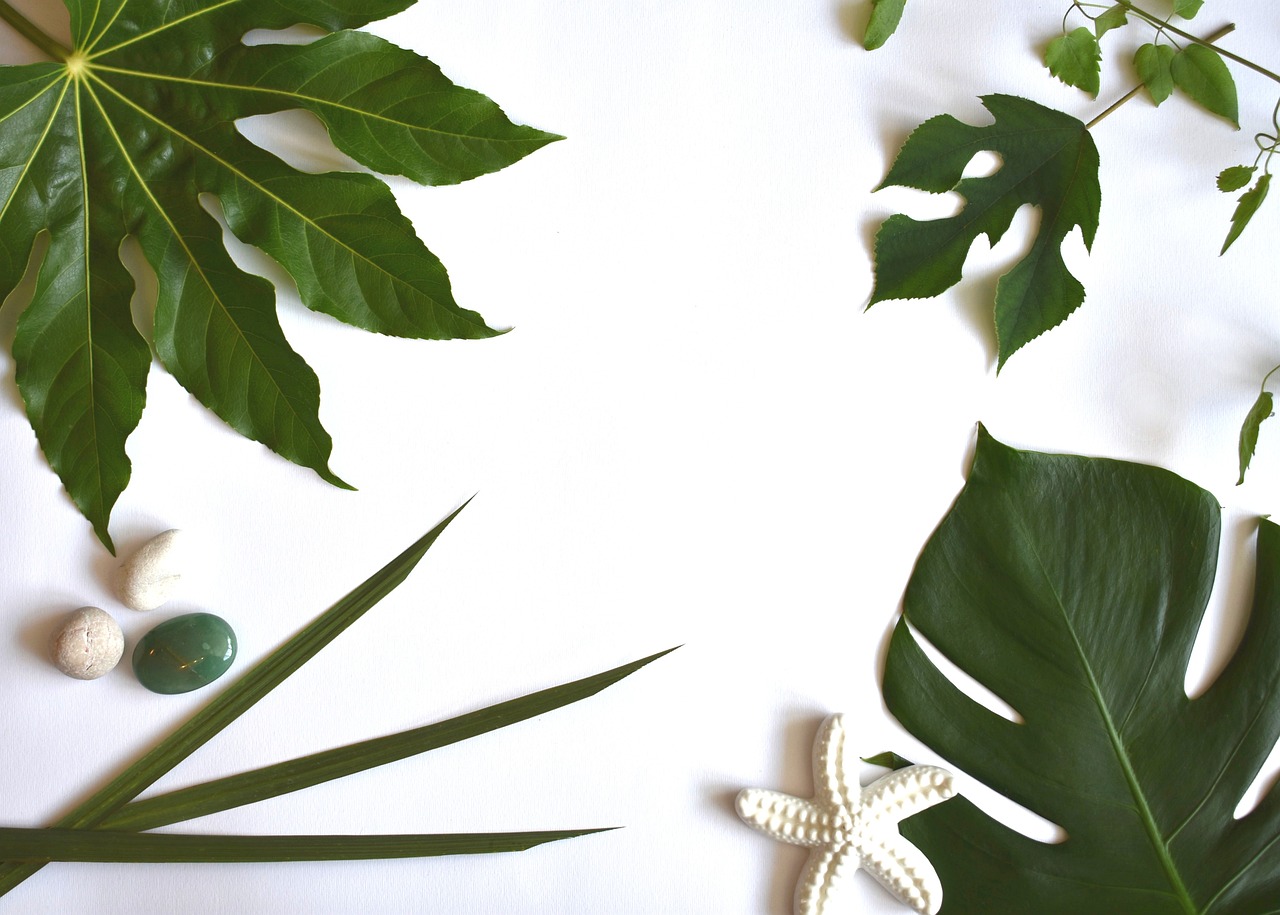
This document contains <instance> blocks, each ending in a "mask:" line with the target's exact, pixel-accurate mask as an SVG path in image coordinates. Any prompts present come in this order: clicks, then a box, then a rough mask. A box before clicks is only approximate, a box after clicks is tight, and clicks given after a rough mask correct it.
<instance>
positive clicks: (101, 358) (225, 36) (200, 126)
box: [0, 0, 557, 549]
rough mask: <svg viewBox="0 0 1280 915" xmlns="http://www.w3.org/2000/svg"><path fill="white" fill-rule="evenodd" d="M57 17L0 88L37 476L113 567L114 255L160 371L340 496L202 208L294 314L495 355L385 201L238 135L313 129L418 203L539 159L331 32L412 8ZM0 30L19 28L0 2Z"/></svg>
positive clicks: (140, 347) (4, 240)
mask: <svg viewBox="0 0 1280 915" xmlns="http://www.w3.org/2000/svg"><path fill="white" fill-rule="evenodd" d="M65 3H66V5H67V8H68V10H69V11H70V14H71V28H72V35H73V39H74V40H73V46H72V48H70V49H66V48H62V47H61V46H60V45H58V44H57V43H56V42H54V41H52V40H51V39H48V38H46V37H42V35H41V33H39V32H38V31H36V30H34V29H33V28H31V27H30V24H29V23H27V24H26V28H25V29H24V34H26V35H27V36H28V37H30V38H31V39H32V41H33V42H35V43H37V44H38V45H39V46H40V47H42V48H43V49H44V50H45V51H46V52H48V53H49V54H50V55H51V56H53V57H55V58H57V60H56V62H52V63H41V64H31V65H25V66H10V67H0V125H3V126H2V129H3V134H2V135H0V136H2V138H0V298H2V297H3V296H4V295H5V294H7V293H8V292H9V291H10V290H11V289H13V288H14V286H15V285H16V284H17V283H18V281H19V279H20V278H21V276H22V275H23V273H24V271H25V269H26V266H27V260H28V257H29V254H30V252H31V250H32V245H33V241H34V239H35V238H36V236H37V235H39V234H42V233H46V234H47V235H48V237H49V245H48V249H47V253H46V254H45V255H44V257H43V261H42V263H41V264H40V266H39V273H38V276H37V280H36V284H35V292H34V297H33V299H32V301H31V303H30V304H29V305H28V306H27V308H26V310H25V311H24V312H23V314H22V316H21V318H20V320H19V322H18V330H17V334H16V337H15V340H14V360H15V362H16V364H17V371H16V374H17V381H18V386H19V389H20V390H21V393H22V397H23V400H24V402H25V403H26V407H27V414H28V417H29V418H30V420H31V424H32V426H33V428H34V429H35V432H36V436H37V438H38V440H39V442H40V446H41V448H42V449H43V451H44V453H45V456H46V457H47V458H48V460H49V463H50V465H51V466H52V467H53V469H54V470H55V471H56V472H57V473H58V475H59V476H60V477H61V478H62V482H63V485H64V486H65V487H66V489H67V492H68V493H69V494H70V495H71V497H72V499H73V500H74V501H75V503H76V505H77V506H78V507H79V508H80V510H81V512H83V513H84V515H85V516H86V517H87V518H88V519H89V520H90V521H91V522H92V524H93V526H94V530H95V531H96V533H97V535H98V537H99V538H100V539H101V540H102V542H103V543H104V544H105V545H106V546H107V547H108V549H111V548H112V544H111V538H110V534H109V532H108V522H109V518H110V514H111V509H112V506H113V505H114V504H115V502H116V500H117V498H118V497H119V495H120V493H121V492H122V491H123V489H124V488H125V486H126V484H127V483H128V479H129V474H130V463H129V458H128V456H127V454H126V449H125V442H126V440H127V438H128V436H129V434H130V433H131V432H132V431H133V429H134V428H135V427H136V426H137V423H138V420H139V417H140V416H141V413H142V408H143V402H144V399H145V386H146V377H147V371H148V368H149V365H150V358H151V354H150V349H149V347H148V344H147V341H146V340H145V339H144V338H143V337H142V335H141V334H140V333H139V332H138V330H137V329H136V328H135V327H134V325H133V322H132V318H131V314H130V308H129V303H130V298H131V296H132V293H133V282H132V280H131V278H130V276H129V274H128V272H127V271H126V270H125V269H124V267H123V266H122V264H121V260H120V254H119V251H120V246H121V243H122V242H123V241H124V239H125V238H126V237H128V236H132V237H134V238H136V239H137V241H138V243H139V246H140V248H141V250H142V252H143V255H144V256H145V258H146V260H147V261H148V262H149V264H150V265H151V267H152V268H153V269H154V270H155V272H156V275H157V278H158V283H159V292H158V300H157V302H156V310H155V321H154V341H153V342H154V345H155V350H156V353H157V355H158V356H159V358H160V361H161V362H162V363H163V364H164V366H165V367H166V368H167V369H168V370H169V371H170V372H171V373H172V374H173V375H174V377H175V378H176V379H177V380H178V381H179V382H180V383H181V384H182V385H183V386H184V387H186V388H187V389H188V390H189V391H190V392H191V393H192V394H193V395H195V397H196V398H197V399H199V400H200V401H201V402H202V403H203V404H205V405H206V406H207V407H208V408H209V409H210V410H212V411H213V412H214V413H216V414H217V415H218V416H220V417H221V418H222V419H223V420H225V421H226V422H227V423H228V424H230V425H231V426H232V427H233V428H235V429H236V430H237V431H238V432H240V433H241V434H243V435H245V436H247V437H248V438H251V439H254V440H256V441H260V442H263V443H264V444H266V445H267V446H269V447H270V448H272V449H273V450H275V451H276V452H277V453H279V454H281V455H283V456H284V457H286V458H288V459H289V460H291V461H294V462H296V463H298V464H301V465H303V466H305V467H310V468H312V469H313V470H315V472H316V473H317V474H319V475H320V476H321V477H322V478H323V479H325V480H328V481H329V482H331V483H334V484H337V485H346V484H344V483H343V482H342V481H341V480H340V479H338V477H336V476H335V475H334V474H333V473H332V471H330V469H329V455H330V451H331V449H332V442H331V439H330V437H329V433H328V432H327V431H326V430H325V429H324V427H323V426H322V425H321V423H320V420H319V416H318V409H319V402H320V386H319V382H318V380H317V379H316V376H315V374H314V373H313V372H312V371H311V369H310V368H309V367H308V366H307V364H306V363H305V362H304V361H303V360H302V358H301V357H300V356H299V355H298V354H297V353H296V352H295V351H294V350H293V349H292V348H291V347H290V345H289V343H288V341H287V340H286V339H285V336H284V334H283V332H282V331H281V329H280V324H279V321H278V319H277V317H276V312H275V301H274V292H273V290H272V288H271V286H270V284H269V283H267V282H266V281H265V280H263V279H261V278H259V277H256V276H251V275H249V274H246V273H244V272H243V271H241V270H240V269H239V268H238V267H236V266H235V264H233V263H232V261H231V259H230V257H229V256H228V254H227V252H226V250H225V248H224V246H223V241H222V229H221V227H220V226H219V224H218V222H217V221H216V220H215V219H214V218H213V217H212V216H211V215H209V213H208V212H206V210H205V209H204V208H202V206H201V205H200V196H201V195H202V194H207V195H210V196H211V197H213V198H216V200H217V202H218V203H219V204H220V206H221V210H222V212H223V214H224V215H225V218H226V221H227V223H228V225H229V226H230V227H231V230H232V231H233V232H234V233H235V234H236V236H237V237H238V238H239V239H240V240H241V241H244V242H246V243H247V244H250V245H256V246H258V247H259V248H261V249H262V250H263V251H265V252H266V253H267V254H269V255H270V256H271V257H272V258H274V259H275V260H276V261H278V262H279V264H280V265H281V266H282V267H283V268H284V269H285V270H286V271H287V272H288V273H289V275H290V276H291V277H292V278H293V280H294V282H295V283H296V285H297V289H298V293H299V295H300V296H301V298H302V301H303V302H304V303H305V304H306V305H307V306H308V307H309V308H312V309H314V310H316V311H321V312H324V313H326V314H329V315H332V316H333V317H335V318H338V319H339V320H341V321H345V322H347V323H349V324H352V325H355V326H357V327H361V328H363V329H366V330H370V331H376V332H378V333H384V334H392V335H396V336H401V337H415V338H425V339H446V338H481V337H489V336H492V335H494V334H495V333H498V332H497V331H495V330H493V329H492V328H490V327H489V326H488V325H487V324H486V323H485V322H484V320H483V319H482V318H481V317H480V316H479V315H478V314H476V313H475V312H473V311H469V310H467V309H464V308H462V307H461V306H459V305H458V304H457V302H456V301H455V300H454V298H453V294H452V292H451V290H450V284H449V278H448V275H447V273H446V271H445V268H444V267H443V265H442V264H441V263H440V261H439V260H438V259H437V258H436V257H435V256H434V255H433V254H431V252H430V251H428V250H427V248H426V246H425V245H423V243H422V242H421V241H420V240H419V239H418V238H417V236H416V235H415V234H414V231H413V227H412V226H411V224H410V223H409V221H408V220H407V219H406V218H405V217H404V216H403V215H402V214H401V213H400V211H399V209H398V207H397V206H396V202H395V200H394V198H393V197H392V195H391V192H390V190H389V189H388V188H387V186H386V185H385V184H384V183H383V182H382V181H381V180H379V179H378V178H376V177H374V176H373V175H370V174H363V173H361V174H354V173H341V172H333V173H327V174H303V173H300V172H298V171H295V170H294V169H293V168H291V167H290V166H288V165H286V164H285V163H284V162H282V161H281V160H279V159H278V158H276V157H275V156H273V155H271V154H269V153H267V152H264V151H263V150H262V149H260V148H259V147H257V146H254V145H253V144H252V143H250V142H249V141H247V140H246V139H245V138H244V137H243V136H242V135H241V134H240V132H239V131H238V130H237V128H236V126H235V122H236V120H237V119H239V118H243V117H247V116H251V115H258V114H265V113H270V112H276V111H282V110H287V109H304V110H307V111H310V112H313V113H314V114H315V115H316V116H317V117H319V118H320V120H321V121H322V122H323V123H324V125H325V126H326V127H327V129H328V131H329V135H330V136H331V137H332V139H333V141H334V143H335V144H336V145H337V146H338V147H339V148H340V149H342V150H343V151H344V152H346V153H347V154H348V155H350V156H351V157H352V158H354V159H355V160H356V161H358V162H360V163H362V164H363V165H365V166H367V167H369V168H371V169H373V170H375V171H378V172H383V173H394V174H402V175H406V176H407V177H409V178H412V179H413V180H415V181H419V182H422V183H427V184H451V183H456V182H459V181H464V180H466V179H468V178H473V177H476V176H477V175H481V174H484V173H487V172H492V171H495V170H497V169H500V168H503V167H504V166H506V165H509V164H511V163H513V162H515V161H517V160H518V159H520V158H522V157H523V156H525V155H527V154H529V153H530V152H533V151H534V150H536V149H538V148H539V147H541V146H543V145H545V144H547V143H549V142H551V141H552V140H555V139H557V137H556V136H554V135H553V134H548V133H543V132H542V131H538V130H533V129H531V128H528V127H521V126H517V125H515V124H513V123H511V122H510V121H509V120H508V119H507V118H506V116H505V115H504V114H503V113H502V111H501V110H500V109H499V108H498V107H497V106H496V105H495V104H494V103H493V102H491V101H490V100H489V99H487V98H485V97H484V96H482V95H480V94H478V93H476V92H473V91H471V90H468V89H464V88H461V87H458V86H455V85H454V84H453V83H451V82H450V81H449V80H448V79H447V78H446V77H445V76H444V75H443V74H442V73H441V72H440V70H439V69H438V68H437V67H436V66H435V65H434V64H432V63H431V62H430V61H428V60H426V59H425V58H422V57H419V56H418V55H417V54H414V53H413V52H411V51H407V50H404V49H401V48H398V47H396V46H395V45H392V44H391V43H389V42H387V41H384V40H382V39H380V38H376V37H374V36H372V35H369V34H365V33H362V32H357V31H351V29H354V28H358V27H359V26H361V25H364V24H366V23H367V22H369V21H371V20H373V19H377V18H382V17H384V16H388V15H390V14H392V13H395V12H399V11H400V10H402V9H404V8H405V7H407V6H409V5H410V4H411V3H412V0H369V2H356V0H327V2H320V0H262V2H254V3H248V2H241V0H174V2H169V3H154V2H146V0H65ZM0 17H2V18H5V19H6V20H9V21H11V22H15V23H17V24H19V25H21V23H22V20H21V19H20V17H18V16H17V14H16V13H14V11H13V10H12V9H11V8H10V7H9V6H8V5H7V4H4V3H0ZM298 24H305V25H311V26H316V27H319V28H321V29H326V30H333V31H331V33H330V34H328V35H326V36H325V37H323V38H321V39H320V40H318V41H315V42H313V43H311V44H308V45H303V46H296V45H258V46H253V47H250V46H246V45H245V44H244V43H243V42H242V41H241V38H242V36H243V35H244V34H245V33H246V32H248V31H250V30H252V29H282V28H286V27H289V26H294V25H298Z"/></svg>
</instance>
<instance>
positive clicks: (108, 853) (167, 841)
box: [0, 827, 607, 864]
mask: <svg viewBox="0 0 1280 915" xmlns="http://www.w3.org/2000/svg"><path fill="white" fill-rule="evenodd" d="M606 831H607V830H604V829H572V830H570V829H564V830H549V831H544V832H489V833H484V832H480V833H457V834H440V835H371V836H361V835H357V836H201V835H183V834H164V833H113V832H102V831H98V830H93V829H17V828H11V827H0V854H3V855H4V856H5V857H6V858H9V859H11V860H12V859H19V858H20V859H22V860H25V861H29V862H33V863H41V864H47V863H48V862H50V861H106V862H114V863H118V864H176V863H197V864H226V863H231V862H245V861H247V862H255V863H257V862H274V861H367V860H370V859H373V858H429V857H435V856H439V855H486V854H493V853H497V852H510V851H524V850H526V849H529V848H533V847H534V846H536V845H544V844H546V843H547V842H556V841H559V840H561V839H573V838H577V837H578V836H585V835H591V834H592V833H597V832H606Z"/></svg>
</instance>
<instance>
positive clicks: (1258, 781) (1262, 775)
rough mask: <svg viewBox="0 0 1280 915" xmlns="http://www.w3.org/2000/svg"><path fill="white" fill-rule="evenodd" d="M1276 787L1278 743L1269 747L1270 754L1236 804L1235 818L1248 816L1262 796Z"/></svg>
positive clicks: (1279, 780) (1279, 781) (1279, 777)
mask: <svg viewBox="0 0 1280 915" xmlns="http://www.w3.org/2000/svg"><path fill="white" fill-rule="evenodd" d="M1278 788H1280V744H1276V745H1275V746H1274V747H1272V748H1271V755H1270V756H1268V757H1267V759H1266V762H1264V763H1263V764H1262V769H1261V770H1260V771H1259V772H1258V777H1257V778H1255V779H1254V780H1253V784H1252V785H1250V786H1249V787H1248V789H1247V790H1246V791H1245V793H1244V797H1242V798H1241V799H1240V803H1239V804H1237V805H1236V809H1235V817H1236V819H1237V820H1238V819H1240V818H1242V817H1246V816H1248V815H1249V814H1250V813H1252V812H1253V809H1254V808H1255V807H1257V806H1258V805H1259V804H1261V803H1262V799H1263V798H1264V797H1266V796H1267V795H1268V794H1270V793H1271V792H1272V791H1275V790H1277V789H1278Z"/></svg>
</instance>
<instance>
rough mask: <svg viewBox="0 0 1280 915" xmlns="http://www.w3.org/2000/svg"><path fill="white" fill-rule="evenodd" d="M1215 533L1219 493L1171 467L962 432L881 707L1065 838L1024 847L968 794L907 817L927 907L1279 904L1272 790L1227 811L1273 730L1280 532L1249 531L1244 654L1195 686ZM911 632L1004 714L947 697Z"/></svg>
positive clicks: (1146, 909)
mask: <svg viewBox="0 0 1280 915" xmlns="http://www.w3.org/2000/svg"><path fill="white" fill-rule="evenodd" d="M1220 533H1221V518H1220V510H1219V508H1218V503H1217V500H1215V499H1214V498H1213V496H1212V495H1211V494H1209V493H1208V492H1205V491H1204V490H1202V489H1200V488H1199V487H1197V486H1195V485H1193V484H1192V483H1189V482H1187V481H1186V480H1184V479H1182V478H1180V477H1178V476H1176V475H1174V474H1172V473H1170V472H1168V471H1165V470H1161V469H1157V468H1153V467H1147V466H1142V465H1138V464H1131V463H1125V462H1121V461H1112V460H1103V459H1092V458H1084V457H1075V456H1063V455H1049V454H1038V453H1034V452H1024V451H1017V450H1015V449H1013V448H1009V447H1007V446H1005V445H1002V444H1000V443H999V442H997V441H995V440H994V439H993V438H991V436H990V435H988V434H987V433H986V431H985V430H982V431H980V432H979V441H978V447H977V453H976V456H975V458H974V462H973V467H972V469H971V471H970V473H969V479H968V481H967V483H966V484H965V487H964V490H963V491H962V492H961V494H960V496H959V498H958V499H957V500H956V503H955V505H954V507H953V508H952V509H951V511H950V512H949V513H948V514H947V516H946V517H945V518H944V519H943V521H942V523H941V524H940V525H939V527H938V529H937V530H936V531H935V532H934V534H933V536H932V537H931V538H930V540H929V542H928V544H927V545H926V546H925V548H924V551H923V552H922V554H921V556H920V559H919V561H918V563H917V565H916V568H915V570H914V571H913V572H912V575H911V580H910V582H909V583H908V585H907V591H906V597H905V601H904V610H903V619H902V620H901V621H900V623H899V624H898V626H897V627H896V629H895V631H894V634H893V637H892V640H891V644H890V648H889V653H888V658H887V661H886V668H885V675H884V696H885V701H886V703H887V704H888V707H889V709H890V711H891V712H892V713H893V714H894V715H895V716H896V717H897V718H898V720H899V721H901V722H902V723H903V724H904V725H905V726H906V727H907V729H908V730H909V731H911V733H913V734H915V735H916V736H917V737H918V738H920V739H921V740H922V741H923V742H924V743H926V744H927V745H928V746H930V747H932V748H933V750H935V751H936V752H937V753H939V754H941V755H942V756H943V757H944V758H946V759H947V760H949V761H950V762H951V763H952V764H953V765H955V766H957V767H958V768H960V769H962V770H964V771H965V772H968V773H969V774H970V775H971V776H973V777H974V778H976V779H978V780H980V781H982V782H984V783H986V784H987V785H989V786H991V787H992V788H994V789H995V790H996V791H998V792H1000V793H1001V794H1003V795H1005V796H1006V797H1008V798H1010V799H1012V800H1013V801H1015V802H1017V803H1019V804H1021V805H1023V806H1024V807H1026V808H1028V809H1030V810H1032V811H1034V812H1035V813H1037V814H1039V815H1040V816H1042V817H1044V818H1046V819H1048V820H1050V821H1052V822H1053V823H1056V824H1058V825H1059V826H1060V827H1061V828H1062V829H1063V830H1064V831H1065V832H1066V839H1065V840H1064V841H1061V842H1058V843H1056V844H1051V843H1044V842H1038V841H1035V840H1032V839H1029V838H1027V837H1026V836H1023V835H1021V834H1020V833H1018V832H1015V831H1014V830H1012V829H1010V828H1008V827H1007V826H1004V825H1002V824H1001V823H999V822H997V821H996V820H994V819H992V818H991V817H989V816H988V815H987V814H985V813H983V812H982V811H981V810H979V809H978V808H977V807H976V806H974V805H973V804H972V803H969V802H967V801H964V800H952V801H949V802H947V803H946V804H943V805H940V806H939V807H936V808H934V809H932V810H930V811H928V812H926V813H924V814H921V815H920V816H918V817H915V818H912V819H911V820H909V821H904V822H903V824H902V832H903V834H904V835H905V836H906V837H907V838H908V839H909V840H910V841H912V842H913V843H915V844H916V845H917V846H919V847H920V848H921V849H923V850H924V851H925V853H926V854H927V855H928V857H929V858H930V860H931V861H932V862H933V864H934V865H935V867H936V868H937V870H938V873H939V875H940V876H941V878H942V883H943V887H944V889H945V901H944V904H943V909H942V912H943V915H966V913H975V915H977V913H981V915H989V913H992V912H1000V913H1003V915H1022V913H1026V915H1079V913H1082V912H1089V913H1107V915H1113V913H1114V915H1120V913H1123V915H1263V913H1274V912H1275V911H1276V905H1277V900H1280V790H1277V789H1276V788H1275V787H1273V788H1272V789H1271V790H1270V791H1269V792H1268V793H1267V795H1266V796H1265V797H1264V798H1263V800H1262V801H1261V803H1260V804H1259V805H1258V806H1257V807H1256V808H1255V809H1254V810H1252V811H1251V812H1249V813H1248V814H1246V815H1245V816H1244V817H1242V818H1241V819H1238V820H1237V819H1236V818H1235V817H1234V815H1233V814H1234V811H1235V810H1236V808H1237V806H1238V805H1239V803H1240V801H1241V799H1242V798H1243V797H1244V795H1245V792H1246V790H1247V789H1248V788H1249V787H1250V785H1251V784H1252V783H1253V781H1254V779H1255V778H1256V777H1257V775H1258V773H1259V771H1260V769H1261V767H1262V764H1263V763H1264V761H1265V760H1266V758H1267V756H1268V754H1269V753H1270V751H1271V749H1272V747H1273V746H1274V745H1275V743H1276V738H1277V737H1278V736H1280V665H1277V664H1276V658H1277V656H1280V527H1277V526H1276V525H1274V524H1272V523H1270V522H1265V521H1264V522H1262V523H1261V527H1260V531H1259V535H1258V548H1257V549H1258V561H1257V577H1256V582H1255V589H1254V601H1253V610H1252V613H1251V615H1250V618H1249V622H1248V625H1247V627H1246V629H1245V631H1244V634H1243V637H1242V639H1241V641H1240V644H1239V647H1238V648H1237V649H1236V651H1235V654H1234V656H1233V657H1232V658H1231V660H1230V662H1229V663H1228V664H1227V665H1226V667H1225V669H1224V670H1223V671H1222V673H1221V674H1220V675H1219V676H1218V678H1217V680H1216V681H1215V682H1214V683H1213V684H1212V685H1211V686H1210V687H1209V688H1208V689H1207V690H1206V691H1205V692H1204V693H1203V694H1202V695H1200V696H1198V697H1197V698H1196V699H1190V698H1188V696H1187V694H1186V692H1185V689H1184V685H1183V684H1184V678H1185V676H1186V671H1187V665H1188V662H1189V659H1190V657H1191V652H1192V647H1193V645H1194V642H1195V640H1196V635H1197V632H1198V631H1199V628H1200V624H1201V621H1202V619H1203V616H1204V612H1205V607H1206V604H1207V601H1208V599H1209V595H1210V591H1211V590H1212V587H1213V580H1214V573H1215V570H1216V568H1217V546H1218V542H1219V536H1220ZM920 638H924V639H927V640H928V641H929V642H930V643H931V644H932V645H933V646H934V647H935V648H936V649H937V650H938V651H940V652H941V653H942V654H943V655H945V656H946V657H947V658H948V659H949V660H950V661H952V662H954V663H955V664H956V665H957V666H958V667H959V668H960V669H962V670H963V671H964V672H965V673H966V674H968V675H969V676H971V677H973V678H974V679H975V680H976V681H978V682H979V683H981V684H983V685H985V686H986V687H987V688H988V689H989V690H991V691H992V692H993V693H994V694H995V695H996V696H998V697H999V698H1000V699H1001V700H1003V701H1004V702H1006V703H1008V704H1009V705H1010V706H1012V708H1013V710H1014V712H1015V713H1016V720H1010V719H1009V718H1006V717H1004V716H1002V715H1000V714H996V713H995V712H992V711H989V710H988V709H987V708H986V707H985V706H983V705H981V704H979V703H978V702H977V701H975V700H974V699H971V698H970V697H969V696H968V695H966V694H965V693H964V692H962V691H961V690H960V689H959V688H958V687H957V686H955V685H954V684H953V683H952V681H951V680H949V679H948V678H947V677H946V676H945V675H944V674H943V673H942V672H941V671H940V670H939V669H938V668H937V667H936V666H935V665H934V664H933V663H932V662H931V661H930V660H929V659H928V657H927V656H926V655H925V653H924V652H923V651H922V649H921V645H920V641H919V639H920Z"/></svg>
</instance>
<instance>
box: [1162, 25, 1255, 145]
mask: <svg viewBox="0 0 1280 915" xmlns="http://www.w3.org/2000/svg"><path fill="white" fill-rule="evenodd" d="M1169 73H1170V75H1171V76H1172V77H1173V84H1174V85H1175V86H1177V87H1178V88H1179V89H1181V90H1182V91H1183V92H1185V93H1186V94H1187V96H1188V97H1189V98H1191V100H1192V101H1195V102H1197V103H1199V104H1200V105H1203V106H1204V107H1205V108H1207V109H1208V110H1209V111H1211V112H1213V113H1214V114H1216V115H1218V116H1219V117H1223V118H1226V119H1227V120H1228V121H1230V122H1231V123H1232V124H1234V125H1235V126H1237V127H1239V126H1240V102H1239V99H1238V98H1237V96H1236V81H1235V78H1234V77H1233V76H1232V75H1231V71H1230V70H1229V69H1227V65H1226V62H1225V61H1223V59H1222V58H1221V57H1220V56H1219V55H1218V52H1217V51H1214V50H1212V49H1210V48H1206V47H1203V46H1202V45H1198V44H1193V45H1187V47H1185V48H1183V49H1182V50H1181V51H1178V52H1177V53H1176V54H1174V55H1173V58H1172V59H1171V60H1170V61H1169Z"/></svg>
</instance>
